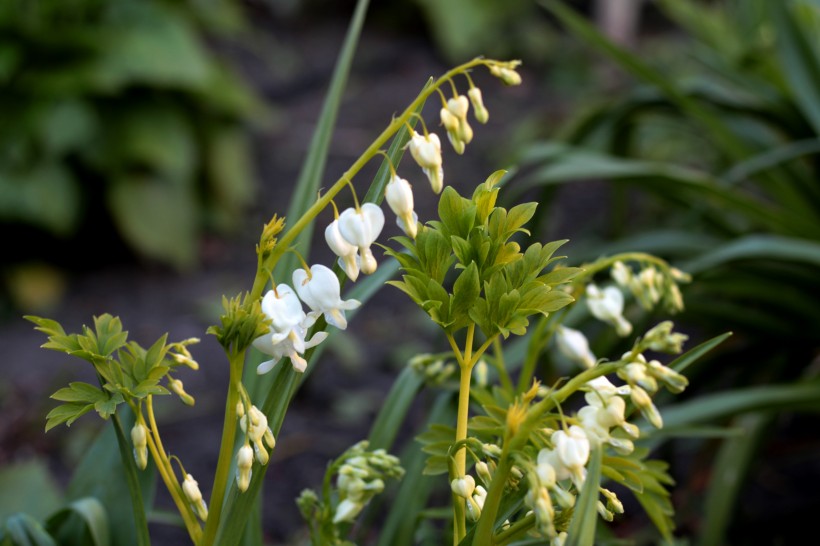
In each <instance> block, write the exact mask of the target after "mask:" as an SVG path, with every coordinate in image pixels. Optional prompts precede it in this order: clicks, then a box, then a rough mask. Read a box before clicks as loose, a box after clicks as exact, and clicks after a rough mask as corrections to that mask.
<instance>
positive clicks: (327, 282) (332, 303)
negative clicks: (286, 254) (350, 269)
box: [293, 264, 361, 330]
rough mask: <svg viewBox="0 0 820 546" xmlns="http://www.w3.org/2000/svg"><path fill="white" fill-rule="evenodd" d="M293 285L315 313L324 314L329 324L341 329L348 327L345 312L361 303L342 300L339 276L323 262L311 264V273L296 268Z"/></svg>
mask: <svg viewBox="0 0 820 546" xmlns="http://www.w3.org/2000/svg"><path fill="white" fill-rule="evenodd" d="M293 287H294V288H295V289H296V293H297V294H299V298H301V300H302V301H303V302H305V303H306V304H307V306H308V307H310V309H311V310H312V311H313V312H314V313H316V314H317V315H324V317H325V320H326V321H327V323H328V324H332V325H333V326H335V327H336V328H339V329H340V330H344V329H345V328H347V319H346V318H345V313H344V312H345V311H349V310H351V309H356V308H357V307H359V305H361V302H359V301H358V300H342V298H341V285H340V284H339V278H338V277H337V276H336V274H335V273H334V272H333V271H332V270H331V269H330V268H329V267H326V266H324V265H322V264H315V265H312V266H310V272H309V273H308V272H307V271H305V270H304V269H297V270H295V271H294V272H293Z"/></svg>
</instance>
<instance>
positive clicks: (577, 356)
mask: <svg viewBox="0 0 820 546" xmlns="http://www.w3.org/2000/svg"><path fill="white" fill-rule="evenodd" d="M555 343H556V345H557V346H558V350H559V351H561V353H563V354H564V356H566V357H567V358H569V359H570V360H572V361H573V362H576V363H578V364H581V365H582V366H583V367H585V368H592V367H593V366H595V362H596V360H597V359H596V358H595V355H594V354H593V353H592V351H591V350H590V348H589V341H587V338H586V336H585V335H584V334H583V333H582V332H580V331H579V330H575V329H573V328H568V327H566V326H558V330H557V331H556V333H555Z"/></svg>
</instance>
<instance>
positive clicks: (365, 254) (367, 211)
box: [339, 203, 384, 275]
mask: <svg viewBox="0 0 820 546" xmlns="http://www.w3.org/2000/svg"><path fill="white" fill-rule="evenodd" d="M383 227H384V212H382V209H380V208H379V206H378V205H375V204H373V203H365V204H364V205H362V206H361V207H359V208H358V209H355V208H352V207H351V208H348V209H345V210H344V211H342V214H340V215H339V233H341V235H342V237H343V238H344V239H345V240H346V241H347V242H348V243H350V244H351V245H353V246H354V247H357V248H358V249H359V268H360V269H361V271H362V273H365V274H367V275H369V274H370V273H373V272H374V271H376V267H377V266H378V264H377V263H376V258H375V257H374V256H373V252H372V251H371V250H370V245H372V244H373V243H374V242H375V241H376V238H377V237H378V236H379V233H381V231H382V228H383Z"/></svg>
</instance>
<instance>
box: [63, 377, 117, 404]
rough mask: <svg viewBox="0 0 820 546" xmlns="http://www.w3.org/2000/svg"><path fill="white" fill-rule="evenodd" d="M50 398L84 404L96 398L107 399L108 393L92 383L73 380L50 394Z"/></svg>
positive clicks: (96, 399)
mask: <svg viewBox="0 0 820 546" xmlns="http://www.w3.org/2000/svg"><path fill="white" fill-rule="evenodd" d="M51 398H53V399H54V400H59V401H60V402H84V403H86V404H94V403H96V402H97V401H98V400H105V399H107V398H108V395H107V394H106V393H105V392H103V390H102V389H99V388H97V387H95V386H94V385H89V384H88V383H83V382H81V381H75V382H73V383H69V384H68V387H63V388H62V389H60V390H58V391H57V392H55V393H54V394H52V395H51Z"/></svg>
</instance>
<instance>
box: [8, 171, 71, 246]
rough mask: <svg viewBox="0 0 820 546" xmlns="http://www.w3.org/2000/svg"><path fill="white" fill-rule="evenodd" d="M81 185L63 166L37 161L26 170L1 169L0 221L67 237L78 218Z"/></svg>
mask: <svg viewBox="0 0 820 546" xmlns="http://www.w3.org/2000/svg"><path fill="white" fill-rule="evenodd" d="M80 195H81V190H80V185H79V184H78V182H77V180H76V179H75V178H74V176H73V174H72V173H71V171H69V170H68V169H67V168H66V167H65V165H63V164H62V163H56V162H55V163H49V162H40V163H37V164H36V165H35V166H33V167H31V168H30V169H28V170H17V169H15V170H9V167H7V166H5V165H3V166H0V218H2V219H3V220H5V221H10V222H14V221H17V222H22V223H26V224H32V225H35V226H38V227H41V228H44V229H46V230H48V231H50V232H51V233H53V234H55V235H63V236H66V235H70V234H72V233H73V232H74V230H75V229H76V228H77V226H78V224H79V222H80V219H81V215H80V212H81V211H80Z"/></svg>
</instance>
